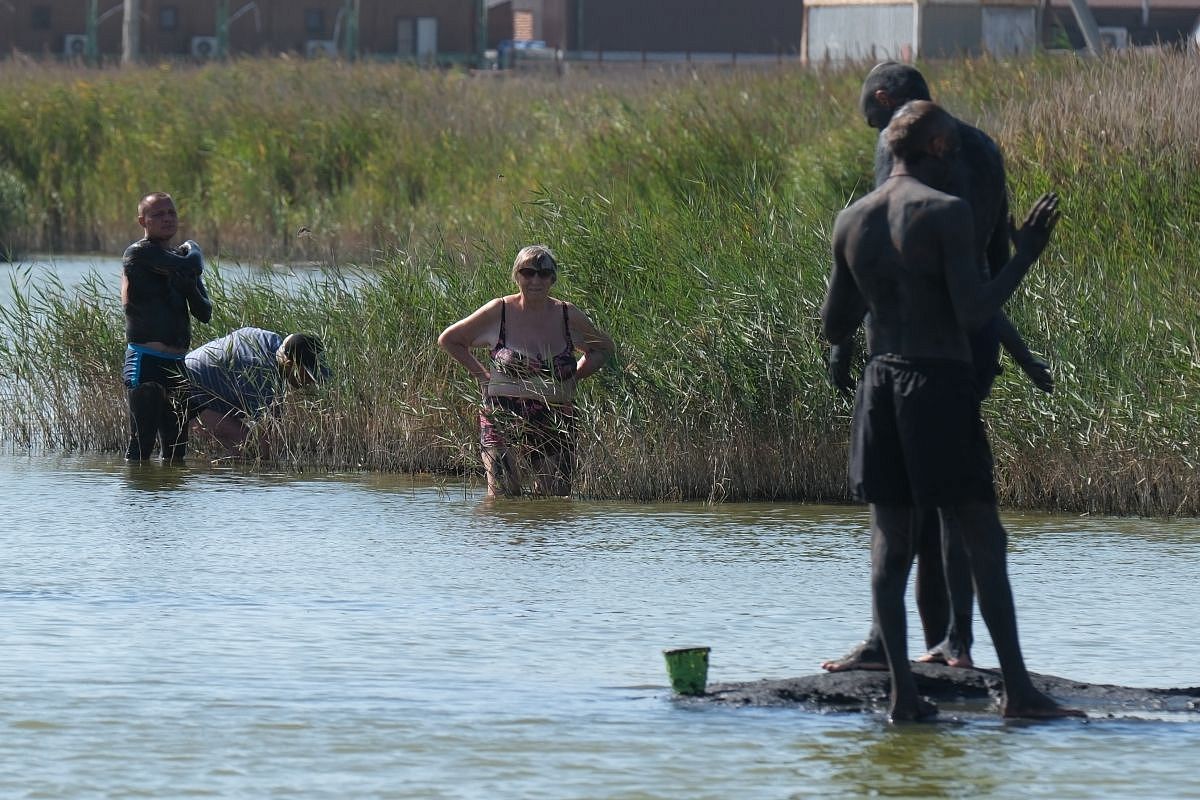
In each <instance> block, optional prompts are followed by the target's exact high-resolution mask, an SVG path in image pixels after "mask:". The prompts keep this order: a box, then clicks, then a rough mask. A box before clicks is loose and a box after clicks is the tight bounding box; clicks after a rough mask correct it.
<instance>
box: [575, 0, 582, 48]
mask: <svg viewBox="0 0 1200 800" xmlns="http://www.w3.org/2000/svg"><path fill="white" fill-rule="evenodd" d="M575 49H576V50H579V51H580V52H582V51H583V0H575Z"/></svg>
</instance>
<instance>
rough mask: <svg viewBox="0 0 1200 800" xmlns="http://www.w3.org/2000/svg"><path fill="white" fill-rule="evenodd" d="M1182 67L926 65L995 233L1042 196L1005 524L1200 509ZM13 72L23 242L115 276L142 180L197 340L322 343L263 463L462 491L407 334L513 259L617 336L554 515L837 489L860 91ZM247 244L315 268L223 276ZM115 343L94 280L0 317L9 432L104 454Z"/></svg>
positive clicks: (1022, 318)
mask: <svg viewBox="0 0 1200 800" xmlns="http://www.w3.org/2000/svg"><path fill="white" fill-rule="evenodd" d="M1196 66H1197V64H1196V62H1195V60H1194V59H1189V58H1188V57H1187V56H1185V55H1181V54H1175V53H1166V52H1163V53H1154V54H1139V55H1137V56H1134V57H1130V58H1118V59H1112V60H1100V61H1077V60H1074V59H1047V60H1038V61H1027V62H1014V63H1011V64H1001V63H993V62H987V61H983V62H954V63H945V64H942V63H938V64H926V65H923V69H924V70H925V71H926V73H927V75H928V77H929V78H930V80H931V84H932V86H933V88H934V92H935V97H936V98H937V99H939V100H940V101H941V102H943V103H944V104H945V105H946V106H947V107H948V108H950V109H951V110H952V111H954V112H955V113H957V114H958V115H959V116H961V117H963V118H964V119H967V120H968V121H971V122H975V123H977V124H980V125H981V126H982V127H984V128H985V129H986V130H988V131H990V132H992V133H993V134H994V136H995V138H996V139H997V141H998V142H999V143H1000V145H1001V147H1002V148H1003V149H1004V151H1005V154H1006V157H1007V160H1008V164H1009V167H1010V186H1011V190H1012V194H1013V197H1014V203H1013V205H1014V208H1015V209H1017V210H1021V209H1023V208H1025V207H1026V206H1027V205H1028V204H1029V203H1030V202H1031V201H1032V200H1033V199H1034V197H1036V195H1037V194H1039V193H1040V192H1042V191H1044V190H1047V189H1051V188H1054V189H1057V190H1058V191H1060V193H1061V194H1062V195H1063V197H1064V207H1065V218H1064V221H1063V223H1062V224H1061V225H1060V226H1059V229H1058V231H1057V232H1056V235H1055V241H1054V242H1053V243H1052V245H1051V247H1050V249H1049V250H1048V251H1047V253H1046V255H1045V256H1044V258H1043V260H1042V263H1041V264H1040V265H1039V266H1038V267H1035V270H1034V272H1033V273H1032V274H1031V275H1030V277H1029V278H1028V279H1027V281H1026V284H1025V286H1024V287H1023V289H1022V290H1021V292H1020V294H1019V295H1018V296H1017V297H1016V298H1015V299H1014V301H1013V302H1012V303H1010V309H1009V310H1010V314H1011V316H1013V318H1014V319H1015V320H1016V322H1017V324H1018V327H1019V328H1020V329H1021V330H1022V331H1023V332H1024V333H1025V335H1026V338H1027V339H1028V340H1029V342H1030V344H1031V346H1032V347H1033V348H1034V349H1035V351H1038V352H1040V353H1042V354H1044V355H1045V356H1046V357H1047V358H1048V360H1050V361H1051V363H1052V365H1053V368H1054V373H1055V378H1056V381H1057V384H1058V388H1057V390H1056V392H1055V394H1054V395H1052V396H1048V397H1047V396H1043V395H1041V394H1039V393H1038V392H1036V390H1034V389H1032V387H1031V386H1030V385H1029V384H1028V383H1027V382H1026V381H1025V380H1024V379H1023V377H1022V376H1021V375H1020V373H1019V370H1017V369H1016V368H1015V367H1014V366H1013V365H1012V364H1011V362H1006V372H1005V374H1004V375H1002V376H1001V378H1000V380H999V382H998V384H997V387H996V391H995V393H994V395H993V397H992V399H991V400H989V401H988V404H987V406H986V407H985V417H986V418H987V420H988V421H989V425H990V428H991V432H992V441H993V446H994V449H995V451H996V457H997V477H998V484H999V488H1000V491H1001V497H1002V501H1003V502H1005V503H1006V504H1010V505H1014V506H1019V507H1026V508H1047V509H1059V510H1070V511H1078V512H1110V513H1111V512H1115V513H1135V514H1186V515H1194V514H1197V513H1200V492H1198V488H1200V487H1198V482H1197V478H1196V464H1197V459H1198V458H1200V453H1198V448H1197V443H1196V439H1195V437H1194V434H1193V433H1192V430H1191V428H1192V422H1193V420H1194V419H1195V418H1196V416H1197V410H1198V409H1197V401H1196V399H1195V398H1197V397H1200V385H1198V384H1200V347H1198V346H1197V335H1196V332H1197V329H1198V328H1200V302H1197V301H1198V300H1200V298H1198V297H1197V292H1198V291H1200V290H1198V289H1197V287H1196V261H1195V258H1196V257H1195V254H1194V246H1193V245H1192V243H1191V240H1192V239H1193V238H1194V235H1195V231H1196V230H1198V229H1200V228H1198V226H1197V223H1198V222H1200V219H1198V217H1200V182H1198V181H1196V179H1195V168H1196V164H1197V163H1198V161H1197V156H1198V155H1200V153H1198V147H1200V144H1198V143H1200V105H1197V104H1196V103H1194V102H1192V100H1191V98H1193V97H1194V96H1195V94H1196V90H1197V88H1200V87H1198V86H1197V82H1198V81H1200V78H1198V77H1197V75H1198V74H1200V71H1198V70H1197V69H1196ZM31 69H32V68H26V67H15V66H14V67H11V68H10V67H8V66H6V67H4V68H2V69H0V98H3V100H4V102H2V103H0V144H3V146H4V148H8V147H9V145H10V144H11V145H12V148H11V150H9V149H0V152H12V153H14V156H13V157H12V158H10V159H9V160H8V161H7V162H0V171H7V172H8V173H9V174H12V175H16V176H17V177H18V178H19V179H20V182H21V185H20V191H22V192H24V194H25V195H26V196H27V197H28V198H30V200H29V209H30V212H31V213H30V214H28V216H29V217H30V218H31V219H32V220H34V221H35V222H37V221H38V220H40V223H38V224H32V225H27V226H26V227H25V228H24V229H23V230H24V231H25V233H24V234H23V235H24V236H27V237H32V239H31V240H32V241H34V242H35V243H36V244H38V245H39V246H41V245H46V244H54V242H52V241H50V240H49V239H48V238H45V237H47V236H49V235H50V234H51V233H53V232H54V231H58V232H59V233H58V234H56V235H58V236H60V237H62V238H61V240H60V242H59V244H62V245H64V246H65V245H66V244H68V243H71V242H72V241H73V240H72V237H80V238H81V239H84V240H86V241H83V242H75V243H82V244H86V245H100V246H102V247H103V249H106V250H109V251H111V252H114V253H115V252H119V251H120V249H121V248H122V247H123V246H124V244H125V243H127V242H128V241H129V240H131V239H132V238H134V236H135V235H136V231H134V230H132V229H131V228H130V225H129V223H130V220H129V219H128V217H129V216H130V208H129V207H130V205H131V204H132V202H133V201H134V200H136V197H137V196H138V195H139V194H140V193H141V192H142V191H143V190H145V189H146V188H151V187H153V188H159V187H163V188H167V189H169V190H170V191H172V192H173V193H175V194H176V196H177V199H178V200H179V202H180V205H181V209H182V211H183V215H184V217H185V218H186V219H185V222H186V223H187V224H188V225H189V229H188V234H189V235H191V236H193V237H194V238H197V239H198V240H200V241H201V243H202V244H204V245H206V252H209V253H210V254H213V255H215V256H216V257H215V258H214V259H213V260H214V262H215V265H216V269H213V270H210V272H211V274H210V276H209V285H210V290H211V291H212V294H213V296H214V300H215V303H216V307H217V313H216V315H215V316H214V319H213V321H212V323H211V324H210V325H208V326H199V328H198V329H197V331H196V335H195V338H196V341H197V342H199V341H202V340H204V339H207V338H211V337H215V336H219V335H222V334H224V333H225V332H227V331H228V330H230V329H232V328H235V327H238V326H239V325H247V324H250V325H258V326H261V327H267V328H271V329H274V330H278V331H281V332H285V331H291V330H309V331H315V332H317V333H318V334H320V335H321V336H322V337H323V338H324V339H325V340H326V343H327V347H328V349H327V353H328V356H329V359H330V362H331V366H332V367H333V369H334V377H333V379H332V380H331V381H329V382H328V383H327V384H326V385H324V386H323V387H322V388H321V390H320V391H319V392H318V393H317V394H316V395H314V396H312V397H309V398H306V399H304V400H303V401H300V402H295V403H292V404H291V405H289V407H288V409H287V411H286V412H285V413H284V414H283V415H282V417H281V418H280V419H279V420H277V421H274V422H272V423H270V424H272V425H274V426H276V427H277V430H276V439H277V441H278V442H280V443H281V444H280V446H279V447H278V448H277V451H276V454H275V455H276V456H277V457H278V458H280V459H281V460H282V461H283V462H284V463H285V464H287V465H290V466H292V467H295V468H302V467H315V468H322V469H355V468H357V469H372V470H404V471H421V472H426V471H430V472H439V473H449V474H462V475H476V474H477V445H476V444H475V440H476V436H477V433H476V429H475V420H474V414H473V407H474V404H475V402H476V393H477V388H476V387H475V386H473V385H472V383H471V382H470V381H469V380H468V379H467V377H466V376H465V374H463V372H462V370H460V369H458V367H457V365H456V364H454V362H452V361H451V360H450V359H449V358H447V357H445V356H444V355H442V354H441V353H439V352H438V351H437V348H436V346H435V344H434V340H435V338H436V335H437V333H438V332H439V331H440V330H441V329H442V328H443V327H444V326H445V325H447V324H448V323H450V322H452V321H453V320H455V319H457V318H459V317H461V316H464V315H465V314H467V313H468V312H470V311H471V310H473V309H474V308H476V307H478V306H479V305H481V304H482V303H483V302H485V301H486V300H488V299H489V298H491V297H495V296H497V295H499V294H501V293H504V292H506V291H509V290H510V289H509V285H508V267H509V265H510V264H511V259H512V257H513V254H514V253H515V252H516V250H517V249H518V248H519V247H520V246H521V245H523V244H527V243H530V242H534V241H540V242H545V243H547V244H549V245H550V246H551V247H553V248H554V249H555V251H556V252H557V254H558V255H559V257H560V260H561V262H562V266H563V271H562V277H561V279H560V282H559V284H558V285H557V286H556V294H557V295H558V296H560V297H563V298H564V299H568V300H571V301H572V302H575V303H576V304H578V305H579V306H580V307H582V308H583V309H585V310H586V311H587V312H588V313H589V314H590V315H591V316H592V318H593V319H594V320H595V321H596V322H597V323H598V324H599V325H600V326H601V327H603V328H605V329H606V330H608V331H609V332H610V333H611V334H612V335H613V336H614V338H615V339H616V341H617V343H618V354H617V357H616V359H615V361H614V363H613V364H612V365H611V366H610V367H609V368H607V369H606V370H604V371H603V372H601V373H600V374H599V375H598V376H596V378H594V379H592V380H590V381H588V382H586V383H585V385H584V387H583V388H582V393H581V398H580V405H581V408H582V419H583V423H582V427H581V431H580V474H579V480H578V487H579V490H580V492H581V494H583V495H586V496H592V497H621V498H630V499H639V500H653V499H706V500H712V501H721V500H742V499H768V498H774V499H809V500H831V501H836V500H842V499H845V497H846V485H845V478H844V464H845V452H846V438H847V429H848V416H849V411H850V408H849V404H848V403H846V402H845V401H843V400H841V399H839V398H837V397H835V396H834V395H833V393H832V392H831V391H830V390H829V389H828V388H827V386H826V384H825V381H824V366H823V355H824V348H823V346H822V344H821V342H820V341H819V337H818V332H819V323H818V319H817V308H818V305H819V303H820V300H821V296H822V294H823V291H824V282H825V277H826V274H827V272H828V231H829V228H830V225H831V223H832V220H833V217H834V215H835V214H836V212H837V211H838V210H839V209H840V208H841V207H842V206H844V205H845V204H846V203H847V202H850V201H851V200H853V199H854V198H855V197H856V196H859V195H861V194H862V193H864V192H865V191H867V190H869V188H870V186H869V184H870V159H871V149H872V146H873V135H872V132H871V131H870V130H869V129H867V128H866V126H865V125H864V124H863V123H862V122H861V120H860V118H859V117H858V112H857V108H856V106H857V97H858V86H859V83H860V81H861V77H862V74H863V72H864V71H865V69H864V68H861V67H860V68H855V69H847V70H841V71H803V70H800V69H796V68H786V69H785V68H780V69H772V70H764V71H759V70H756V71H753V72H737V71H732V72H715V71H712V72H707V73H703V74H700V73H690V72H687V71H680V72H661V73H659V72H654V73H648V74H646V75H643V76H627V75H622V76H615V77H612V76H609V77H606V76H586V77H572V78H569V79H567V80H565V81H555V80H547V79H515V80H476V79H472V78H470V77H469V76H466V75H463V74H455V73H448V74H441V73H439V74H430V73H421V72H417V71H414V70H407V69H399V68H396V67H392V66H388V67H384V66H378V65H376V66H372V65H358V66H344V65H339V66H333V67H331V66H330V65H322V66H320V67H315V66H313V65H309V64H298V63H295V62H244V63H236V64H234V65H232V66H224V67H206V68H202V69H188V70H179V69H176V68H173V69H170V70H164V74H163V75H162V76H161V77H162V79H163V80H164V81H170V82H171V83H172V85H174V86H175V96H177V97H179V98H180V108H179V109H178V114H177V115H175V116H172V115H167V116H166V117H164V115H163V114H162V112H161V111H159V110H158V109H159V108H161V105H155V104H153V103H152V102H151V100H150V96H151V95H150V93H149V91H148V89H147V88H146V84H147V81H146V78H147V77H148V75H147V73H148V72H151V71H150V70H134V71H129V72H126V71H121V72H113V73H85V72H75V71H69V70H57V69H47V70H34V71H32V72H30V70H31ZM155 91H156V92H157V91H158V89H157V88H156V89H155ZM89 98H90V101H89ZM183 98H186V100H184V99H183ZM89 102H90V105H89ZM22 104H25V105H22ZM16 108H24V109H25V111H24V112H19V111H14V109H16ZM152 108H153V111H152ZM76 112H78V113H76ZM30 120H38V121H40V122H39V123H38V124H31V123H30V122H29V121H30ZM118 121H119V122H120V128H121V129H120V130H119V131H112V130H109V129H108V128H106V127H105V123H107V122H113V123H114V124H116V123H117V122H118ZM156 126H158V127H156ZM97 130H100V131H103V132H102V133H95V131H97ZM97 139H98V140H99V141H97ZM51 141H53V142H54V144H51ZM54 170H57V172H55V171H54ZM100 187H105V188H104V189H103V190H101V189H100ZM300 226H304V227H306V228H308V229H310V230H311V231H312V234H311V235H308V234H306V235H305V236H304V237H296V236H295V235H294V231H295V230H297V229H298V228H299V227H300ZM39 231H41V233H39ZM39 236H41V237H43V238H41V239H39V238H38V237H39ZM3 238H4V237H3V236H0V239H3ZM254 254H257V256H258V257H259V258H261V259H262V260H270V259H271V258H275V257H284V256H287V257H306V258H312V259H315V260H319V261H321V262H323V263H324V264H325V266H326V268H327V271H328V273H329V274H331V275H332V277H330V278H328V279H325V280H318V281H310V282H308V283H305V284H300V285H296V284H295V283H292V284H289V285H287V286H284V285H281V284H273V283H255V282H238V281H233V280H227V279H226V278H225V276H224V275H222V274H221V271H220V268H219V264H220V261H221V259H222V258H225V259H226V260H232V259H234V258H247V257H250V256H253V255H254ZM339 270H342V271H344V272H345V279H339V278H338V277H337V275H338V271H339ZM121 325H122V319H121V314H120V309H119V305H118V302H117V299H116V298H115V297H112V296H111V292H109V291H107V290H105V289H104V288H103V286H101V285H99V284H98V283H93V284H89V285H85V286H84V287H81V288H79V289H78V290H75V291H72V292H68V291H64V290H61V287H55V286H53V285H50V286H41V287H38V288H37V289H35V290H30V291H26V292H25V293H23V294H22V295H21V297H20V298H19V300H18V302H17V303H15V304H14V305H13V306H11V307H9V308H5V309H3V310H0V333H2V334H3V336H2V338H0V375H2V380H3V384H0V385H2V386H3V387H4V397H3V403H2V407H0V425H2V426H3V433H4V436H5V437H6V438H7V439H8V440H9V441H10V442H12V443H14V444H16V445H18V446H39V447H56V448H87V449H103V450H109V449H112V450H116V449H119V447H120V446H121V443H122V440H123V437H124V435H125V425H126V423H125V420H124V415H123V414H124V412H123V392H122V390H121V389H120V386H119V364H120V354H121V348H122V346H123V344H122V339H121ZM48 364H50V365H53V369H48V368H47V365H48Z"/></svg>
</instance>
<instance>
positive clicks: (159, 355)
mask: <svg viewBox="0 0 1200 800" xmlns="http://www.w3.org/2000/svg"><path fill="white" fill-rule="evenodd" d="M137 220H138V225H140V226H141V227H142V230H143V231H144V232H145V236H143V237H142V238H141V239H139V240H138V241H136V242H134V243H133V244H131V245H129V247H128V248H126V250H125V256H124V258H123V259H122V263H121V269H122V274H121V304H122V305H123V306H124V307H125V338H126V341H127V342H128V345H127V347H126V351H125V369H124V379H125V388H126V389H128V395H129V427H130V433H129V447H128V448H127V450H126V452H125V457H126V458H127V459H129V460H131V461H143V460H146V459H148V458H150V457H151V456H152V455H153V454H154V449H155V443H156V442H158V443H159V444H160V446H161V452H162V457H163V459H164V460H168V461H180V460H182V459H183V457H184V455H186V453H187V424H186V420H187V416H186V397H185V395H186V389H187V377H186V373H185V372H184V369H183V358H184V355H185V354H186V353H187V351H188V347H189V346H190V345H191V340H192V317H195V318H196V319H198V320H200V321H201V322H208V321H209V320H210V319H211V318H212V302H211V301H210V300H209V299H208V292H207V291H206V290H205V288H204V281H203V280H202V278H201V274H202V272H203V270H204V255H203V253H201V252H200V247H199V246H198V245H197V244H196V243H195V242H193V241H191V240H189V241H186V242H184V243H183V244H181V245H179V246H178V247H172V246H171V241H172V240H173V239H174V238H175V235H176V233H177V232H178V230H179V215H178V212H177V211H176V209H175V201H174V200H172V199H171V196H170V195H168V194H165V193H163V192H153V193H151V194H148V195H146V196H145V197H143V198H142V199H141V202H139V203H138V217H137Z"/></svg>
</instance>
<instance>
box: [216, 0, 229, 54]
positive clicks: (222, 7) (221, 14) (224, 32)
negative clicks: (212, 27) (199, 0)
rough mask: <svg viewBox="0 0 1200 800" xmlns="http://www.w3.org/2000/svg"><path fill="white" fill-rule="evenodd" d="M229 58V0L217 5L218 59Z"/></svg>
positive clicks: (221, 1) (221, 0) (223, 0)
mask: <svg viewBox="0 0 1200 800" xmlns="http://www.w3.org/2000/svg"><path fill="white" fill-rule="evenodd" d="M228 56H229V0H220V2H218V3H217V58H227V57H228Z"/></svg>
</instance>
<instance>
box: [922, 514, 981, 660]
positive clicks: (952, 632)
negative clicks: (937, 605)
mask: <svg viewBox="0 0 1200 800" xmlns="http://www.w3.org/2000/svg"><path fill="white" fill-rule="evenodd" d="M933 518H934V519H935V520H937V519H938V515H937V513H936V512H935V513H934V514H933ZM939 526H940V523H939ZM938 538H939V540H940V542H941V563H942V567H943V573H944V576H945V592H944V594H945V595H946V597H947V599H948V600H949V607H950V613H949V614H948V619H949V623H948V625H947V627H946V631H945V637H944V638H943V639H941V640H940V641H938V642H936V643H934V644H932V645H930V644H929V642H928V638H927V639H926V645H927V646H928V648H929V649H928V650H927V651H926V652H925V654H924V655H922V656H920V657H919V658H917V661H924V662H934V663H941V664H946V665H947V666H951V667H960V668H963V669H970V668H972V667H974V666H975V660H974V659H973V658H971V645H972V644H974V642H975V637H974V634H973V633H972V630H971V624H972V622H971V617H972V614H973V612H974V608H975V585H974V583H973V582H972V581H971V562H970V559H968V558H967V550H966V546H965V545H964V544H963V542H962V538H961V537H959V536H952V535H947V534H946V533H945V532H944V531H943V532H942V534H941V535H940V536H939V537H938ZM922 614H923V612H922ZM922 618H924V617H923V616H922Z"/></svg>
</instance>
